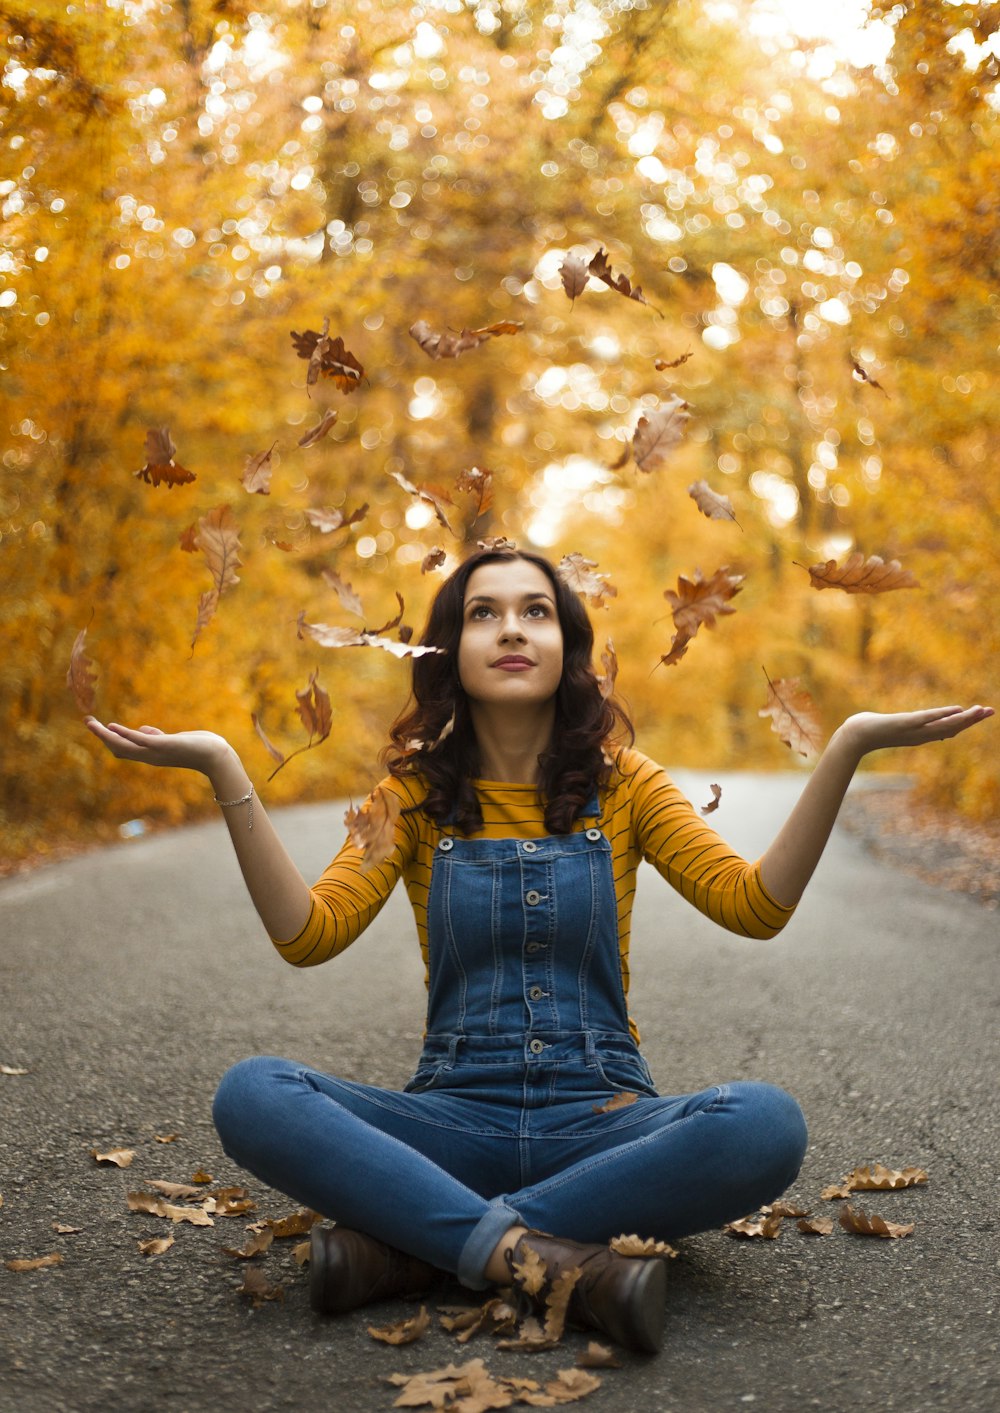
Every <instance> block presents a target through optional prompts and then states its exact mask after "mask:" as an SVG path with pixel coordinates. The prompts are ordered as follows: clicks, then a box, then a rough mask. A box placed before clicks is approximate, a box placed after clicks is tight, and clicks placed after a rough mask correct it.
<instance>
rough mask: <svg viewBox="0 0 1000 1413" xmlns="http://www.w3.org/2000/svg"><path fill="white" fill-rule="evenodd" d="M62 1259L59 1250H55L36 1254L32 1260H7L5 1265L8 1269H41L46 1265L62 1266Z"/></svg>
mask: <svg viewBox="0 0 1000 1413" xmlns="http://www.w3.org/2000/svg"><path fill="white" fill-rule="evenodd" d="M62 1259H63V1258H62V1256H61V1254H60V1253H59V1252H58V1251H53V1252H52V1253H51V1254H50V1255H48V1256H36V1257H34V1259H33V1260H30V1261H5V1262H4V1265H5V1266H6V1267H7V1269H8V1271H41V1270H44V1269H45V1267H46V1266H61V1265H62Z"/></svg>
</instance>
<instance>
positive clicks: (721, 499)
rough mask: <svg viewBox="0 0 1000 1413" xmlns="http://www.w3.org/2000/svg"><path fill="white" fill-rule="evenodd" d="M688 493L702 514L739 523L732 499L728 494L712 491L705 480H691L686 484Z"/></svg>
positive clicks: (710, 517)
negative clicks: (723, 494)
mask: <svg viewBox="0 0 1000 1413" xmlns="http://www.w3.org/2000/svg"><path fill="white" fill-rule="evenodd" d="M688 495H689V496H690V497H691V499H692V500H693V501H694V503H695V505H696V506H697V507H698V509H699V510H700V511H701V513H702V515H707V516H708V518H709V520H732V521H733V523H734V524H735V525H739V523H740V522H739V521H738V520H737V519H736V512H735V511H734V510H733V503H732V501H731V500H730V499H729V497H728V496H721V495H719V494H718V493H717V492H716V491H713V490H712V488H711V486H710V485H709V484H708V482H707V481H692V482H691V484H690V486H688Z"/></svg>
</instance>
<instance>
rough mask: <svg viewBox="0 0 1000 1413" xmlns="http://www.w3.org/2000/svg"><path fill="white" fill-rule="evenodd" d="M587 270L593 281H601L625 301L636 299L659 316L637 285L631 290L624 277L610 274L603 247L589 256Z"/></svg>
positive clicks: (658, 312)
mask: <svg viewBox="0 0 1000 1413" xmlns="http://www.w3.org/2000/svg"><path fill="white" fill-rule="evenodd" d="M587 270H588V271H589V273H590V274H592V275H593V276H594V278H595V279H598V280H601V281H602V282H603V283H604V284H606V285H607V286H608V287H609V288H610V289H613V290H615V291H616V292H617V293H618V294H623V295H624V296H625V298H626V299H637V300H638V301H639V303H640V304H646V305H648V306H649V308H650V309H652V310H653V311H654V312H655V313H657V314H660V311H659V310H658V309H657V308H656V306H655V304H650V303H649V300H648V299H647V298H646V296H645V295H644V294H643V292H642V290H641V288H640V287H639V286H638V285H636V286H635V287H634V288H633V286H632V285H630V284H629V282H628V280H627V279H626V278H625V276H624V275H613V274H612V273H611V266H610V265H609V264H608V257H607V254H606V252H605V250H604V247H603V246H602V247H601V249H600V250H598V252H597V253H596V255H592V256H591V258H590V264H589V265H588V266H587ZM660 318H661V319H662V318H663V315H662V314H660Z"/></svg>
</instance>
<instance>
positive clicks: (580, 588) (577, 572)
mask: <svg viewBox="0 0 1000 1413" xmlns="http://www.w3.org/2000/svg"><path fill="white" fill-rule="evenodd" d="M596 568H597V560H596V559H587V558H586V557H585V556H584V555H582V554H576V553H573V554H564V555H563V557H562V559H561V560H560V561H559V563H558V564H557V565H556V573H557V574H558V576H559V578H560V579H561V580H562V581H563V583H564V584H565V585H566V587H567V588H568V589H572V590H573V592H574V593H577V594H579V595H580V597H581V598H585V599H587V600H588V602H589V603H591V604H592V605H593V606H594V608H604V607H605V603H604V600H605V599H613V598H617V597H618V590H617V589H616V588H615V586H614V584H610V583H608V576H607V575H606V574H595V573H594V572H593V571H594V570H595V569H596Z"/></svg>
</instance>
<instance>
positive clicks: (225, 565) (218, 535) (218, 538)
mask: <svg viewBox="0 0 1000 1413" xmlns="http://www.w3.org/2000/svg"><path fill="white" fill-rule="evenodd" d="M198 548H199V549H200V550H201V552H202V554H203V555H204V556H205V563H206V564H207V565H208V569H209V573H210V574H211V575H212V579H213V581H214V583H213V586H212V588H211V589H209V590H208V591H207V592H206V593H204V594H202V596H201V598H200V599H199V601H198V621H197V624H196V626H195V630H194V637H193V638H192V639H191V647H192V650H193V649H194V645H195V643H196V642H197V641H198V636H199V634H200V633H201V630H202V629H203V628H204V627H206V626H207V624H209V623H210V622H211V621H212V618H213V617H214V616H215V611H216V609H217V608H218V606H219V599H220V597H221V596H222V594H223V593H224V592H225V590H226V589H228V588H231V587H232V585H233V584H238V583H239V575H238V574H237V573H236V570H237V569H238V568H239V567H240V566H241V565H242V563H243V561H242V560H241V559H240V532H239V527H238V526H237V524H236V521H235V519H234V518H233V513H232V511H231V510H230V509H229V506H228V505H220V506H217V507H216V509H215V510H210V511H209V512H208V514H207V515H203V516H202V517H201V519H200V520H199V521H198Z"/></svg>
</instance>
